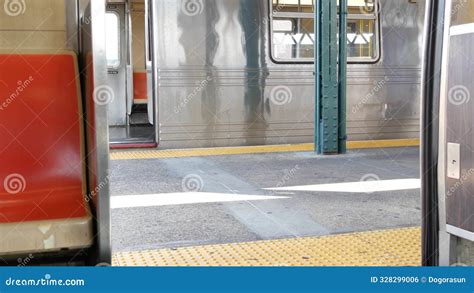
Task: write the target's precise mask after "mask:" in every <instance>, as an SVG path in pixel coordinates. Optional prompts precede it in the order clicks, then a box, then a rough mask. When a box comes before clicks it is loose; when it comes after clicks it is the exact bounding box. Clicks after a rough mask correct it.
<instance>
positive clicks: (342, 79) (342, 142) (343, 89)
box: [339, 0, 347, 154]
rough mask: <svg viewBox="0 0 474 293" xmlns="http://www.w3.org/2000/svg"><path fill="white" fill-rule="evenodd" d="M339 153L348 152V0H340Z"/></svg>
mask: <svg viewBox="0 0 474 293" xmlns="http://www.w3.org/2000/svg"><path fill="white" fill-rule="evenodd" d="M339 1H340V8H339V153H341V154H345V153H346V152H347V124H346V119H347V0H339Z"/></svg>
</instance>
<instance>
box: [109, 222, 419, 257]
mask: <svg viewBox="0 0 474 293" xmlns="http://www.w3.org/2000/svg"><path fill="white" fill-rule="evenodd" d="M113 261H114V265H116V266H418V265H420V263H421V232H420V228H418V227H416V228H403V229H394V230H383V231H374V232H363V233H352V234H341V235H331V236H322V237H304V238H293V239H284V240H270V241H257V242H248V243H235V244H223V245H207V246H198V247H186V248H180V249H175V250H173V249H159V250H148V251H137V252H124V253H118V254H116V255H114V259H113Z"/></svg>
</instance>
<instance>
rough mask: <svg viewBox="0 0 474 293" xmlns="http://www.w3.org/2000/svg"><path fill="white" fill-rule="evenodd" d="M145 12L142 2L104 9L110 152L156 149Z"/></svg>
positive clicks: (146, 15)
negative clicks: (124, 149) (118, 149)
mask: <svg viewBox="0 0 474 293" xmlns="http://www.w3.org/2000/svg"><path fill="white" fill-rule="evenodd" d="M146 8H147V6H146V5H145V2H144V1H141V2H140V1H130V2H128V1H123V2H122V3H117V2H116V1H115V2H113V3H109V4H108V5H107V17H106V31H107V64H108V76H109V85H110V92H111V95H110V96H111V98H110V100H109V101H108V106H109V114H108V116H109V127H110V145H111V148H134V147H155V146H156V145H157V144H156V136H155V133H156V130H155V126H154V124H155V123H154V116H155V111H154V100H153V94H152V92H153V87H152V82H151V80H152V70H151V58H150V54H149V52H150V50H149V47H150V46H149V44H150V42H149V37H148V35H149V33H148V32H149V30H148V27H149V26H148V23H149V22H148V21H147V19H148V14H147V13H146Z"/></svg>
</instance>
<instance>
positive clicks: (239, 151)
mask: <svg viewBox="0 0 474 293" xmlns="http://www.w3.org/2000/svg"><path fill="white" fill-rule="evenodd" d="M419 145H420V141H419V140H418V139H397V140H371V141H351V142H348V148H349V149H368V148H390V147H408V146H419ZM313 150H314V145H313V144H295V145H269V146H248V147H224V148H207V149H182V150H146V151H125V152H123V151H121V152H112V153H111V154H110V159H111V160H143V159H166V158H185V157H206V156H224V155H244V154H262V153H287V152H311V151H313Z"/></svg>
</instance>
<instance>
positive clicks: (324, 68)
mask: <svg viewBox="0 0 474 293" xmlns="http://www.w3.org/2000/svg"><path fill="white" fill-rule="evenodd" d="M340 1H341V5H342V6H344V7H343V8H342V9H341V12H342V13H341V15H343V16H342V17H340V18H339V21H340V25H339V30H338V18H337V12H338V11H337V10H338V6H337V2H338V1H337V0H329V1H328V0H315V2H316V3H315V4H316V5H315V6H316V7H315V31H316V42H315V43H316V45H315V59H316V60H315V66H316V74H315V79H316V80H315V86H316V89H315V93H316V107H315V112H316V113H315V148H316V152H317V153H319V154H340V153H344V152H345V151H346V130H345V129H346V126H345V125H346V122H345V120H346V105H345V103H346V97H345V92H346V87H345V82H346V64H347V62H346V60H347V57H346V48H345V44H346V42H347V41H346V26H347V24H346V21H347V18H346V15H347V0H340ZM338 35H339V36H340V39H339V44H340V46H338ZM338 61H341V62H340V64H341V66H338Z"/></svg>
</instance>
